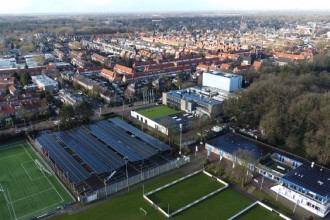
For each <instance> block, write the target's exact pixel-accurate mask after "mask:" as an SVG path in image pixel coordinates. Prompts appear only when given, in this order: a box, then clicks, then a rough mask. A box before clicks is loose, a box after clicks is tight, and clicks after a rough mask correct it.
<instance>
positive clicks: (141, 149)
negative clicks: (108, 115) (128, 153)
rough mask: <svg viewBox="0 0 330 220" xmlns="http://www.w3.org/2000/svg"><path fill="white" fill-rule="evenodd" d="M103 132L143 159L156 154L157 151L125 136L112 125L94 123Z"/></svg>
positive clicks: (119, 129)
mask: <svg viewBox="0 0 330 220" xmlns="http://www.w3.org/2000/svg"><path fill="white" fill-rule="evenodd" d="M96 125H97V126H98V127H100V128H101V129H102V130H103V131H105V132H106V133H107V134H108V135H109V136H111V137H113V138H114V139H116V140H119V141H120V142H121V143H123V144H124V145H126V146H127V147H128V148H130V149H132V150H133V151H134V152H136V153H137V154H139V155H140V156H141V157H143V158H144V159H147V158H149V157H152V156H154V155H155V154H157V150H156V149H154V148H152V147H151V146H148V145H146V144H144V143H143V142H141V141H140V140H137V139H136V138H134V137H132V136H131V135H129V134H127V133H126V131H125V130H124V129H122V128H120V127H118V126H116V125H115V124H113V123H109V122H107V121H100V122H98V123H96Z"/></svg>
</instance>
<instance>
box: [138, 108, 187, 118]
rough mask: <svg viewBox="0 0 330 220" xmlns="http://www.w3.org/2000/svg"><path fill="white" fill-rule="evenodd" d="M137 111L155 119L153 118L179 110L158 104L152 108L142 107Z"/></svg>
mask: <svg viewBox="0 0 330 220" xmlns="http://www.w3.org/2000/svg"><path fill="white" fill-rule="evenodd" d="M137 112H138V113H139V114H141V115H143V116H145V117H147V118H149V119H155V118H160V117H164V116H167V115H172V114H176V113H180V112H181V111H178V110H175V109H172V108H169V107H167V106H165V105H160V106H156V107H153V108H147V109H142V110H140V111H137Z"/></svg>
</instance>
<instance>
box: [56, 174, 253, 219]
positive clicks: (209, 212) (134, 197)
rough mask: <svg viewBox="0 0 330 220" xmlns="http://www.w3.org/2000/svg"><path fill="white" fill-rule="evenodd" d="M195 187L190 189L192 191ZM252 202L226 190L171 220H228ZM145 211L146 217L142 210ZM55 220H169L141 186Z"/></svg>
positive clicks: (170, 178) (151, 186)
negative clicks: (156, 207)
mask: <svg viewBox="0 0 330 220" xmlns="http://www.w3.org/2000/svg"><path fill="white" fill-rule="evenodd" d="M182 176H183V174H182V173H180V172H178V173H175V174H171V175H170V176H167V177H164V178H162V179H161V180H158V181H156V182H154V183H151V184H148V185H146V186H145V192H149V191H152V190H155V189H157V188H158V187H161V186H163V185H165V184H167V183H170V182H172V181H174V180H176V179H178V178H180V177H182ZM194 186H195V185H191V186H189V188H193V187H194ZM252 203H253V201H252V200H250V199H249V198H247V197H245V196H244V195H242V194H240V193H238V192H236V191H235V190H233V189H230V188H227V189H225V190H223V191H221V192H219V193H217V194H215V195H214V196H211V197H210V198H208V199H206V200H204V201H203V202H201V203H199V204H196V205H195V206H193V207H191V208H189V209H187V210H185V211H184V212H181V213H179V214H177V215H174V216H173V217H171V219H173V220H177V219H178V220H186V219H189V220H195V219H196V220H200V219H207V220H222V219H223V220H225V219H228V218H230V217H232V216H233V215H235V214H236V213H238V212H240V211H241V210H243V209H244V208H246V207H247V206H249V205H251V204H252ZM140 208H143V209H144V210H145V211H146V212H147V215H145V214H144V212H142V211H141V210H140ZM51 219H52V220H90V219H93V220H103V219H125V220H154V219H160V220H161V219H163V220H165V219H168V218H167V217H165V215H163V214H162V213H160V212H159V211H158V210H155V208H154V207H152V206H151V205H150V203H148V202H147V201H146V200H145V199H144V198H143V189H142V187H140V188H139V189H136V190H134V191H131V192H130V193H127V194H124V195H120V196H117V197H114V198H111V199H109V200H108V201H106V202H104V203H102V204H100V205H97V206H95V207H92V208H89V209H86V210H83V211H81V212H78V213H75V214H70V215H69V214H64V215H57V216H54V217H52V218H51Z"/></svg>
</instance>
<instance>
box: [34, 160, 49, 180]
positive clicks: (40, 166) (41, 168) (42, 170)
mask: <svg viewBox="0 0 330 220" xmlns="http://www.w3.org/2000/svg"><path fill="white" fill-rule="evenodd" d="M34 163H35V164H36V166H37V167H38V169H39V170H40V171H41V172H42V173H47V174H48V175H49V176H51V175H52V173H51V172H49V170H47V169H46V168H45V167H44V166H43V165H42V164H41V163H40V162H39V160H37V159H35V160H34Z"/></svg>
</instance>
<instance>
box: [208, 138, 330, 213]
mask: <svg viewBox="0 0 330 220" xmlns="http://www.w3.org/2000/svg"><path fill="white" fill-rule="evenodd" d="M205 148H206V150H207V153H208V155H210V153H211V152H212V153H215V154H217V155H219V160H222V159H223V158H225V159H228V160H230V161H233V166H235V164H236V163H238V164H240V163H241V159H240V158H237V157H236V156H235V153H234V152H235V151H237V150H238V149H246V150H249V151H252V152H253V153H254V160H255V162H254V163H251V164H248V168H249V169H250V170H251V171H254V172H258V173H259V174H261V175H262V176H264V177H266V178H268V179H270V180H271V181H274V182H276V183H277V184H278V185H276V186H274V187H272V188H271V189H272V190H273V191H275V192H276V193H278V195H281V196H283V197H285V198H286V199H288V200H290V201H292V202H294V203H295V204H296V205H299V206H301V207H302V208H304V209H306V210H308V211H310V212H312V213H314V214H316V215H318V216H320V217H324V216H326V215H327V214H328V213H329V211H330V170H328V169H325V168H323V167H321V166H318V165H316V164H314V163H310V162H309V161H307V160H306V159H303V158H300V157H298V156H296V155H293V154H290V153H288V152H285V151H282V150H279V149H277V148H274V147H271V146H269V145H266V144H263V143H261V142H258V141H255V140H253V139H250V138H247V137H245V136H242V135H239V134H236V133H228V134H225V135H222V136H220V137H217V138H215V139H212V140H210V141H208V142H207V143H206V144H205Z"/></svg>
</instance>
